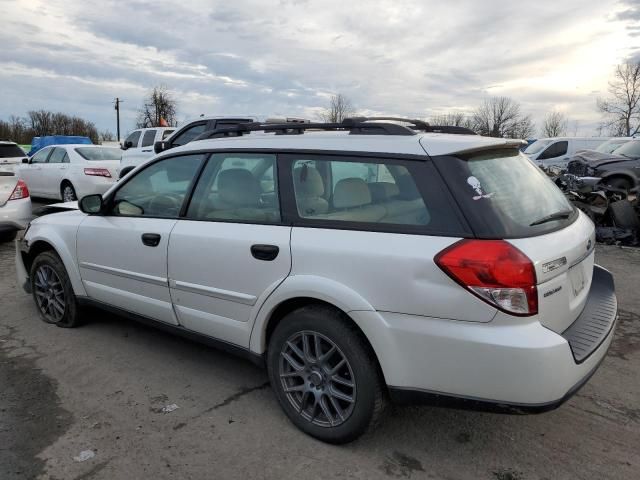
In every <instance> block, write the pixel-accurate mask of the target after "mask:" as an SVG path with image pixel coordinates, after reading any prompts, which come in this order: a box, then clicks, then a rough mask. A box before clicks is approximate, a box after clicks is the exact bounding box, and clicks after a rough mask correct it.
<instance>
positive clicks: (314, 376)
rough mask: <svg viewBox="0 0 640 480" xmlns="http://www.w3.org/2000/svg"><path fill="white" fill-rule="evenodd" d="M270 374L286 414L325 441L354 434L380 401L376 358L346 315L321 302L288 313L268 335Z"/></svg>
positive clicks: (380, 405)
mask: <svg viewBox="0 0 640 480" xmlns="http://www.w3.org/2000/svg"><path fill="white" fill-rule="evenodd" d="M267 363H268V370H269V379H270V381H271V386H272V388H273V390H274V391H275V393H276V397H277V398H278V401H279V402H280V406H281V407H282V408H283V410H284V411H285V413H286V414H287V416H288V417H289V419H290V420H291V421H292V422H293V423H294V424H295V425H296V426H297V427H298V428H299V429H301V430H302V431H304V432H305V433H307V434H309V435H311V436H313V437H315V438H317V439H319V440H322V441H324V442H328V443H336V444H340V443H347V442H350V441H353V440H355V439H356V438H358V437H359V436H361V435H362V434H363V433H365V432H366V431H367V429H368V428H369V427H370V426H372V425H373V424H375V423H376V421H377V419H378V418H379V416H380V414H381V412H382V410H383V406H384V395H383V382H382V378H381V374H380V371H379V368H378V363H377V360H376V358H375V356H374V354H373V352H372V351H371V348H370V347H369V345H368V344H367V343H366V341H365V340H364V338H363V337H362V334H361V333H360V332H359V331H358V330H357V329H356V328H355V327H354V326H352V325H351V324H350V323H349V320H348V319H347V318H345V315H344V314H342V313H341V312H338V311H336V310H334V309H332V308H330V307H326V306H323V305H310V306H306V307H302V308H299V309H297V310H295V311H293V312H291V313H289V314H288V315H287V316H286V317H285V318H283V319H282V321H281V322H280V323H279V324H278V326H277V327H276V329H275V331H274V332H273V335H272V336H271V339H270V341H269V350H268V354H267Z"/></svg>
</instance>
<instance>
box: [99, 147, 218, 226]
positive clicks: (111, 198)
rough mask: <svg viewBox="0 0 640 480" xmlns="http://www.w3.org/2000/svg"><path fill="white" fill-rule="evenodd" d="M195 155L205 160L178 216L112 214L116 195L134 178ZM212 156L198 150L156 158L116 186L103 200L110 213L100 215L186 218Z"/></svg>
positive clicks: (167, 218) (168, 218)
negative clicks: (161, 165) (172, 161)
mask: <svg viewBox="0 0 640 480" xmlns="http://www.w3.org/2000/svg"><path fill="white" fill-rule="evenodd" d="M193 155H202V156H203V158H202V161H201V163H200V165H199V166H198V169H197V170H196V174H195V175H194V177H193V180H192V181H191V183H190V184H189V186H188V187H187V191H186V193H185V197H184V200H182V205H181V206H180V210H179V212H178V215H177V216H171V217H168V216H164V215H113V214H112V213H111V210H112V209H113V207H114V205H113V201H114V199H115V196H116V194H117V193H118V192H119V191H120V189H122V188H124V186H125V185H127V184H128V183H129V182H130V181H132V180H133V179H134V178H136V177H137V176H138V175H140V173H142V172H144V171H145V170H146V169H147V168H149V167H151V166H152V165H155V164H156V163H158V162H161V161H163V160H169V159H172V158H176V157H187V156H193ZM210 156H211V152H210V151H204V150H198V151H193V152H180V153H175V154H173V155H166V156H162V157H160V158H156V159H154V160H153V161H150V162H148V163H146V164H144V165H143V167H142V168H140V170H138V171H137V172H136V174H135V175H133V176H132V177H129V178H128V179H127V181H126V182H122V184H116V185H117V188H116V189H115V190H113V191H112V192H110V193H109V195H108V196H107V197H105V198H104V199H103V202H104V205H103V209H104V210H105V211H106V212H108V213H100V214H98V215H100V216H103V217H117V218H120V217H124V218H155V219H165V220H180V219H182V218H184V214H185V213H186V208H187V207H188V205H189V203H191V197H192V195H193V191H194V190H195V187H196V185H197V184H198V182H199V181H200V176H201V175H202V171H203V170H204V167H205V166H206V165H207V163H208V162H209V157H210Z"/></svg>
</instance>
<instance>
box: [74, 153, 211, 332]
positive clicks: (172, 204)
mask: <svg viewBox="0 0 640 480" xmlns="http://www.w3.org/2000/svg"><path fill="white" fill-rule="evenodd" d="M203 159H204V156H203V155H182V156H177V157H170V158H166V159H163V160H160V161H157V162H153V163H151V164H150V165H148V166H147V167H146V168H144V169H143V170H141V171H140V172H138V173H137V174H136V175H135V176H134V177H132V178H131V179H129V180H128V181H127V182H126V183H125V184H123V185H122V187H121V188H119V189H118V190H117V191H116V192H115V193H114V195H113V196H112V198H111V199H107V200H106V207H105V208H106V212H105V213H104V214H101V215H90V216H88V217H87V218H86V219H85V220H84V221H83V222H82V223H81V224H80V227H79V229H78V234H77V256H78V265H79V267H80V275H81V277H82V281H83V283H84V286H85V289H86V291H87V294H88V295H89V297H91V298H92V299H94V300H98V301H100V302H103V303H106V304H109V305H113V306H117V307H119V308H122V309H124V310H127V311H130V312H134V313H137V314H140V315H143V316H145V317H149V318H153V319H155V320H160V321H162V322H166V323H170V324H174V325H175V324H177V323H178V322H177V320H176V317H175V314H174V312H173V307H172V305H171V298H170V295H169V285H168V278H167V249H168V245H169V236H170V233H171V231H172V229H173V228H174V226H175V225H176V221H177V218H178V216H179V214H180V211H181V208H182V205H183V203H184V201H185V200H186V197H187V195H188V192H189V189H190V187H191V185H192V183H193V181H194V179H195V176H196V173H197V171H198V168H199V166H200V164H201V162H202V161H203Z"/></svg>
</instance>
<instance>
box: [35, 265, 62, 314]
mask: <svg viewBox="0 0 640 480" xmlns="http://www.w3.org/2000/svg"><path fill="white" fill-rule="evenodd" d="M35 297H36V303H37V304H38V308H39V309H40V311H41V312H42V314H43V315H44V317H45V318H46V319H47V320H48V321H49V322H51V323H57V322H59V321H60V320H62V317H63V316H64V312H65V310H66V299H65V296H64V288H63V286H62V282H61V281H60V277H58V274H57V273H56V272H55V270H54V269H53V268H51V267H50V266H49V265H41V266H40V267H39V268H38V270H36V276H35Z"/></svg>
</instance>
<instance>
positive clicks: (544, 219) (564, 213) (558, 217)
mask: <svg viewBox="0 0 640 480" xmlns="http://www.w3.org/2000/svg"><path fill="white" fill-rule="evenodd" d="M572 213H573V210H562V211H560V212H555V213H552V214H551V215H547V216H546V217H542V218H539V219H538V220H536V221H535V222H531V223H530V224H529V226H530V227H535V226H536V225H542V224H543V223H547V222H552V221H553V220H562V219H565V218H569V217H570V216H571V214H572Z"/></svg>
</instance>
